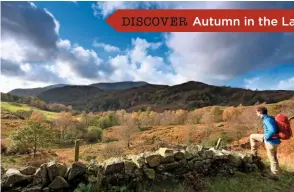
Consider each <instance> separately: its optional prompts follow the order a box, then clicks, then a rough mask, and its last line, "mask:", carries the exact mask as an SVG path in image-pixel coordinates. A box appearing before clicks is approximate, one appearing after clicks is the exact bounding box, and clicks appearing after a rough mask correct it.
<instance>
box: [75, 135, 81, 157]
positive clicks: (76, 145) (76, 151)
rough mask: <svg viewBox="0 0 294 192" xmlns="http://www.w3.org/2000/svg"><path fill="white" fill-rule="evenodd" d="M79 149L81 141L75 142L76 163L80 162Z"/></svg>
mask: <svg viewBox="0 0 294 192" xmlns="http://www.w3.org/2000/svg"><path fill="white" fill-rule="evenodd" d="M79 148H80V140H79V139H77V140H75V162H78V161H79Z"/></svg>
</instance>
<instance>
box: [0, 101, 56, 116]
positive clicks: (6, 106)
mask: <svg viewBox="0 0 294 192" xmlns="http://www.w3.org/2000/svg"><path fill="white" fill-rule="evenodd" d="M19 110H23V111H31V110H33V111H38V112H41V113H43V114H44V115H45V116H46V118H48V119H54V118H56V115H57V114H58V113H55V112H50V111H44V110H41V109H37V108H35V107H31V106H28V105H26V104H19V103H17V104H14V103H11V102H1V111H9V112H12V113H13V112H16V111H19Z"/></svg>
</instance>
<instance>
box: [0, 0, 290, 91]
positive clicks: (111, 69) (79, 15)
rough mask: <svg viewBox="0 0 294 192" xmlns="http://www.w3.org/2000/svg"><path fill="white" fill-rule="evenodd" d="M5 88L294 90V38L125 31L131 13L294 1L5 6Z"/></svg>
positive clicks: (265, 5)
mask: <svg viewBox="0 0 294 192" xmlns="http://www.w3.org/2000/svg"><path fill="white" fill-rule="evenodd" d="M1 5H2V6H1V9H2V10H1V14H2V15H1V16H2V17H1V20H2V22H1V28H2V31H1V32H2V34H1V38H2V45H1V51H2V55H1V72H2V74H1V91H3V92H7V91H10V90H11V89H15V88H32V87H40V86H47V85H51V84H58V83H66V84H91V83H97V82H117V81H147V82H149V83H154V84H168V85H174V84H180V83H183V82H186V81H201V82H204V83H208V84H214V85H228V86H233V87H243V88H249V89H287V90H294V47H293V44H294V34H293V33H119V32H116V31H115V30H114V29H113V28H112V27H110V26H109V25H108V24H107V23H106V22H105V19H106V18H107V17H108V16H109V15H110V14H111V13H113V12H114V11H115V10H116V9H120V8H121V9H124V8H147V9H149V8H293V7H294V3H293V2H40V1H39V2H33V3H32V2H2V3H1Z"/></svg>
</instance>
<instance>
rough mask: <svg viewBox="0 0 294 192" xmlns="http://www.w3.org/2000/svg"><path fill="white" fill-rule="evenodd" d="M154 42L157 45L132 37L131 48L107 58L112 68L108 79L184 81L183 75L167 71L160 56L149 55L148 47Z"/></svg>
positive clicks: (173, 82)
mask: <svg viewBox="0 0 294 192" xmlns="http://www.w3.org/2000/svg"><path fill="white" fill-rule="evenodd" d="M155 44H156V45H157V43H150V42H147V41H146V40H145V39H140V38H136V39H132V48H131V49H130V50H129V51H127V53H126V54H125V55H117V56H116V57H113V58H111V59H110V60H109V63H110V65H111V66H112V70H113V75H111V76H110V77H109V80H110V81H126V80H133V81H147V82H149V83H155V84H158V83H159V84H166V83H167V84H176V83H179V82H184V81H185V78H184V77H182V76H181V75H176V74H173V73H171V72H169V70H168V66H167V65H166V64H165V63H164V59H163V58H162V57H158V56H152V55H149V53H148V51H149V49H152V48H154V45H155ZM163 71H164V72H163Z"/></svg>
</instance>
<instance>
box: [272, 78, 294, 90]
mask: <svg viewBox="0 0 294 192" xmlns="http://www.w3.org/2000/svg"><path fill="white" fill-rule="evenodd" d="M276 89H281V90H293V91H294V77H291V78H289V79H285V80H281V81H280V82H279V83H278V85H277V86H276Z"/></svg>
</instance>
